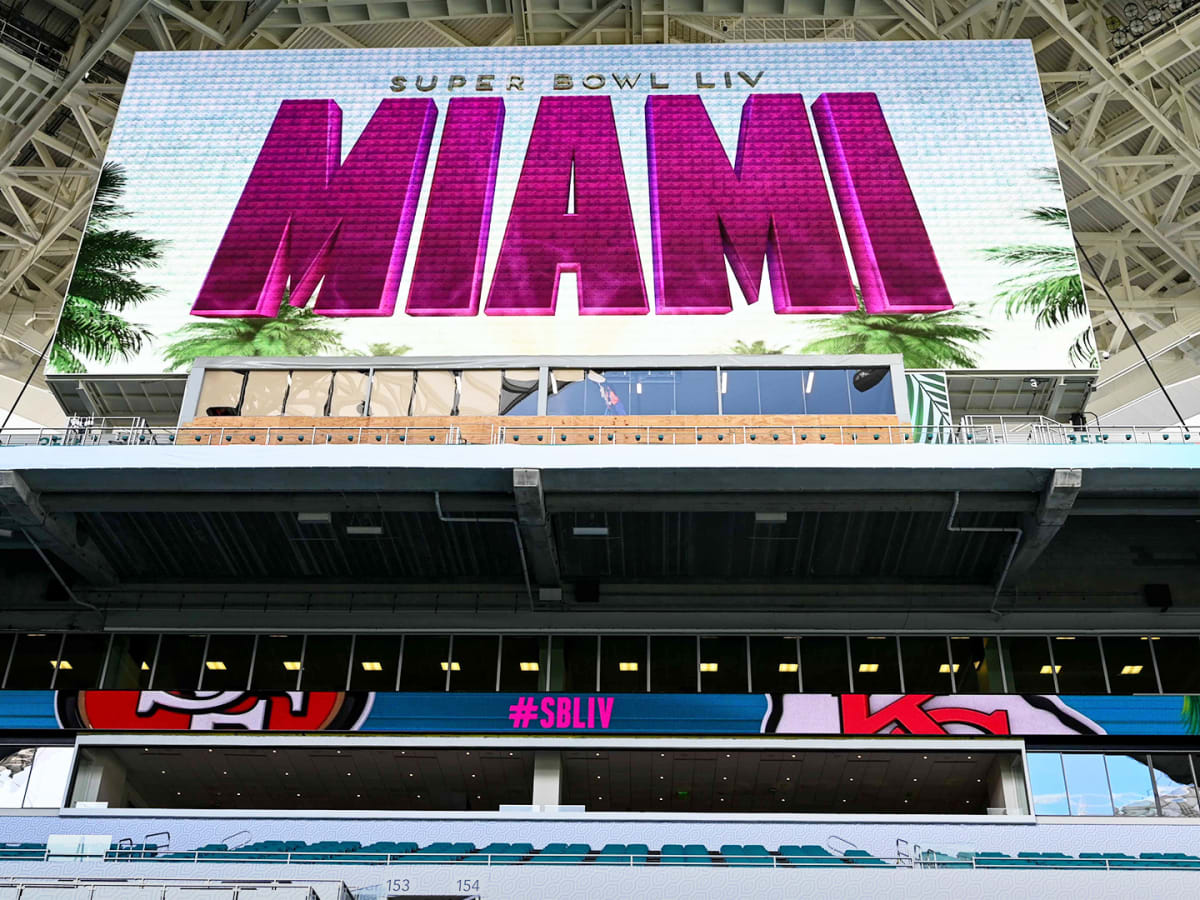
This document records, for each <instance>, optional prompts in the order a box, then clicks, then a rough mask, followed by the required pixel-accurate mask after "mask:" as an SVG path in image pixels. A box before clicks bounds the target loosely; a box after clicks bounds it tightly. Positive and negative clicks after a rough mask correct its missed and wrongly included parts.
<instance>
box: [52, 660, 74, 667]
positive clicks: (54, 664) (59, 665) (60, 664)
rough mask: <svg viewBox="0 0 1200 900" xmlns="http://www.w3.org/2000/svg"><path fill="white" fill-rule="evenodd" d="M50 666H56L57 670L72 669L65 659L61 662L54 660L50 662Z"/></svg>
mask: <svg viewBox="0 0 1200 900" xmlns="http://www.w3.org/2000/svg"><path fill="white" fill-rule="evenodd" d="M50 665H52V666H54V667H55V668H56V669H70V668H71V664H70V663H69V662H68V661H67V660H65V659H59V660H54V659H52V660H50Z"/></svg>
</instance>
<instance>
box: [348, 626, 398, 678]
mask: <svg viewBox="0 0 1200 900" xmlns="http://www.w3.org/2000/svg"><path fill="white" fill-rule="evenodd" d="M402 640H403V639H402V638H401V637H400V635H398V634H395V635H392V634H388V635H382V634H381V635H371V634H360V635H359V636H358V637H357V638H356V639H355V641H354V665H353V667H352V668H351V670H350V690H352V691H394V690H395V689H396V667H397V665H398V664H399V662H400V643H401V641H402Z"/></svg>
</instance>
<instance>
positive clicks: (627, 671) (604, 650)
mask: <svg viewBox="0 0 1200 900" xmlns="http://www.w3.org/2000/svg"><path fill="white" fill-rule="evenodd" d="M600 690H602V691H605V692H612V693H618V692H624V693H641V692H643V691H645V690H646V639H645V638H644V637H641V636H640V635H639V636H636V637H627V636H624V635H604V636H603V637H602V638H601V639H600Z"/></svg>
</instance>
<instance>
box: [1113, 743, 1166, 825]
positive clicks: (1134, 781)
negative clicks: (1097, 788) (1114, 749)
mask: <svg viewBox="0 0 1200 900" xmlns="http://www.w3.org/2000/svg"><path fill="white" fill-rule="evenodd" d="M1105 762H1106V763H1107V764H1108V786H1109V789H1110V791H1111V792H1112V804H1113V812H1114V813H1115V814H1116V815H1118V816H1138V817H1144V816H1157V815H1158V804H1157V803H1155V801H1154V787H1153V785H1152V784H1151V781H1150V768H1149V766H1147V764H1146V756H1145V754H1136V753H1133V754H1125V753H1110V754H1108V755H1107V756H1106V757H1105Z"/></svg>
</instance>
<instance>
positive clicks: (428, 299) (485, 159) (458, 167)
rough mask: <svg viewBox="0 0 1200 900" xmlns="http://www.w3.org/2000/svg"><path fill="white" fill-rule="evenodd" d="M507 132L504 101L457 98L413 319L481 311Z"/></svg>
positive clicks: (425, 233)
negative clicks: (502, 146)
mask: <svg viewBox="0 0 1200 900" xmlns="http://www.w3.org/2000/svg"><path fill="white" fill-rule="evenodd" d="M503 129H504V101H503V100H501V99H500V98H499V97H478V98H471V99H465V98H462V97H456V98H455V99H453V100H451V101H450V108H449V111H448V112H447V113H446V124H445V125H444V126H443V127H442V143H441V146H440V147H439V148H438V156H437V167H436V168H435V169H434V171H433V185H432V187H430V189H429V202H428V204H427V205H426V207H425V224H424V226H423V227H422V228H421V244H420V246H419V247H418V248H417V262H416V265H415V266H414V268H413V276H412V287H411V288H409V291H408V308H407V312H408V314H409V315H410V316H473V315H475V314H476V313H477V312H479V294H480V291H481V288H482V283H483V261H484V255H485V253H486V252H487V239H488V225H489V224H490V222H491V218H492V197H493V195H494V193H495V190H496V164H497V162H498V161H499V159H500V135H501V132H502V131H503Z"/></svg>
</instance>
